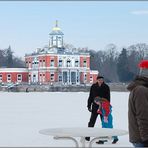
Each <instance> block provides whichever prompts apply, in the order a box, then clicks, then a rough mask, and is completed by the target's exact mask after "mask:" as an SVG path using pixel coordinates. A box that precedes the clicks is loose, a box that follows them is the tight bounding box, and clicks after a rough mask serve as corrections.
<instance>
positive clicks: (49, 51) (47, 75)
mask: <svg viewBox="0 0 148 148" xmlns="http://www.w3.org/2000/svg"><path fill="white" fill-rule="evenodd" d="M63 41H64V34H63V32H62V31H61V29H60V28H59V27H58V23H57V21H56V25H55V27H53V29H52V31H51V33H50V34H49V46H46V47H44V48H42V49H37V50H36V51H35V52H33V53H31V54H26V55H25V62H26V68H24V69H22V68H1V69H0V82H6V83H9V82H13V83H23V82H27V83H29V84H33V83H34V84H36V83H38V84H55V83H57V84H63V85H80V84H91V83H94V82H95V81H96V77H97V75H98V71H94V70H90V54H89V53H87V52H86V51H81V52H80V51H79V50H76V49H67V48H65V47H64V42H63Z"/></svg>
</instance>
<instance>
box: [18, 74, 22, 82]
mask: <svg viewBox="0 0 148 148" xmlns="http://www.w3.org/2000/svg"><path fill="white" fill-rule="evenodd" d="M19 76H20V80H19ZM17 82H22V74H17Z"/></svg>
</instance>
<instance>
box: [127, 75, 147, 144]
mask: <svg viewBox="0 0 148 148" xmlns="http://www.w3.org/2000/svg"><path fill="white" fill-rule="evenodd" d="M127 89H128V90H129V91H130V95H129V103H128V107H129V108H128V121H129V140H130V142H132V143H143V142H144V141H148V78H147V77H142V76H141V77H140V76H138V77H137V78H136V79H135V80H134V81H133V82H132V83H131V84H129V86H128V87H127Z"/></svg>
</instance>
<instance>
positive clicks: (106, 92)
mask: <svg viewBox="0 0 148 148" xmlns="http://www.w3.org/2000/svg"><path fill="white" fill-rule="evenodd" d="M96 97H100V98H106V99H107V100H108V101H109V102H110V88H109V86H108V85H107V84H106V83H104V78H103V76H98V77H97V82H96V83H95V84H93V85H92V86H91V88H90V94H89V98H88V102H87V108H88V110H89V111H90V112H91V117H90V121H89V123H88V127H94V125H95V122H96V119H97V117H98V113H97V110H98V107H99V106H98V105H97V104H96V103H95V102H94V99H95V98H96ZM100 117H101V118H102V115H100ZM85 139H86V140H87V141H89V140H90V137H86V138H85Z"/></svg>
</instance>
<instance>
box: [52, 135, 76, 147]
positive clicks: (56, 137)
mask: <svg viewBox="0 0 148 148" xmlns="http://www.w3.org/2000/svg"><path fill="white" fill-rule="evenodd" d="M53 138H54V139H56V140H59V139H67V140H72V141H74V143H75V145H76V147H79V144H78V141H77V140H76V139H75V138H73V137H59V136H55V137H53Z"/></svg>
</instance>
